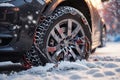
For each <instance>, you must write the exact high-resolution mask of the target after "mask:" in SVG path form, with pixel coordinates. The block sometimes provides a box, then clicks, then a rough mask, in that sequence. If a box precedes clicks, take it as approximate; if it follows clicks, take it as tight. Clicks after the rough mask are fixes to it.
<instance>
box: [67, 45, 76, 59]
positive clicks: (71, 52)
mask: <svg viewBox="0 0 120 80" xmlns="http://www.w3.org/2000/svg"><path fill="white" fill-rule="evenodd" d="M68 50H69V52H70V54H71V55H72V57H73V58H74V59H75V60H76V59H77V56H76V54H75V52H74V51H73V50H72V48H70V47H69V48H68Z"/></svg>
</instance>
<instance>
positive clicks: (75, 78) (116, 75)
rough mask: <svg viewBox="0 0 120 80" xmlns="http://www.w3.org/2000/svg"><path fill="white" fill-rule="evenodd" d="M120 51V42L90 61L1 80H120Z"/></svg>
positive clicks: (99, 51) (37, 69) (33, 70)
mask: <svg viewBox="0 0 120 80" xmlns="http://www.w3.org/2000/svg"><path fill="white" fill-rule="evenodd" d="M119 49H120V42H118V43H107V46H106V47H105V48H101V49H97V51H96V53H95V54H93V55H91V57H90V61H85V60H83V61H76V62H61V63H59V64H58V66H57V67H56V66H55V64H47V65H46V66H45V67H42V66H39V67H33V68H31V69H29V70H26V71H21V72H12V73H11V74H9V75H6V74H0V80H103V79H104V80H120V50H119ZM8 63H10V62H8ZM3 64H4V63H1V65H3ZM6 64H7V63H6ZM10 64H11V63H10Z"/></svg>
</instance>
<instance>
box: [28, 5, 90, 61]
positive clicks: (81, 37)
mask: <svg viewBox="0 0 120 80" xmlns="http://www.w3.org/2000/svg"><path fill="white" fill-rule="evenodd" d="M35 43H36V44H37V47H38V48H39V49H40V52H41V53H40V54H43V55H45V56H47V58H48V60H49V62H54V63H56V62H58V61H61V60H66V61H75V60H77V59H79V60H81V59H83V58H88V54H89V52H90V45H91V31H90V28H89V25H88V22H87V20H86V18H85V17H84V15H83V14H82V13H81V12H79V11H78V10H77V9H75V8H72V7H68V6H63V7H59V8H57V9H56V10H55V11H54V12H53V14H52V15H50V16H49V17H47V18H46V19H45V20H44V21H43V22H42V24H40V25H39V26H38V27H37V29H36V35H35ZM37 55H38V54H37ZM37 55H36V56H37ZM30 59H31V61H32V58H30ZM32 62H33V61H32ZM36 62H38V60H36ZM33 63H34V62H33ZM42 63H44V62H42Z"/></svg>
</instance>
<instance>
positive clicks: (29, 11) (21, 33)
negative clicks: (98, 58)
mask: <svg viewBox="0 0 120 80" xmlns="http://www.w3.org/2000/svg"><path fill="white" fill-rule="evenodd" d="M60 6H71V7H73V8H75V9H77V10H80V11H81V12H82V13H83V14H84V15H85V17H86V18H87V20H88V23H89V26H90V27H89V28H90V30H91V36H89V38H91V40H89V41H90V43H91V44H90V45H92V46H91V49H94V48H96V47H98V46H99V45H100V44H101V40H100V38H101V27H102V26H103V25H104V24H103V22H102V21H101V18H100V16H99V14H98V11H97V10H96V8H95V7H93V6H92V4H91V1H90V0H0V61H6V60H10V61H13V62H17V61H20V59H21V57H22V56H23V55H24V53H25V52H27V51H29V50H30V49H31V47H32V44H33V43H34V33H35V30H36V27H37V26H38V24H40V23H41V22H42V21H44V19H46V18H47V17H48V16H50V15H51V14H52V13H53V12H54V11H55V10H56V8H58V7H60Z"/></svg>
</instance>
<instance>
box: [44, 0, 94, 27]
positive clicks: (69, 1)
mask: <svg viewBox="0 0 120 80" xmlns="http://www.w3.org/2000/svg"><path fill="white" fill-rule="evenodd" d="M78 3H79V4H78ZM59 6H71V7H74V8H76V9H78V10H79V11H81V12H82V13H83V14H84V15H85V17H86V18H87V20H88V23H89V25H90V28H92V20H91V12H90V8H89V5H88V4H87V3H86V2H85V0H74V1H73V0H55V1H53V3H51V4H49V5H48V8H47V10H45V11H44V14H45V15H46V16H48V15H50V14H52V12H54V10H55V9H56V8H57V7H59Z"/></svg>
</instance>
